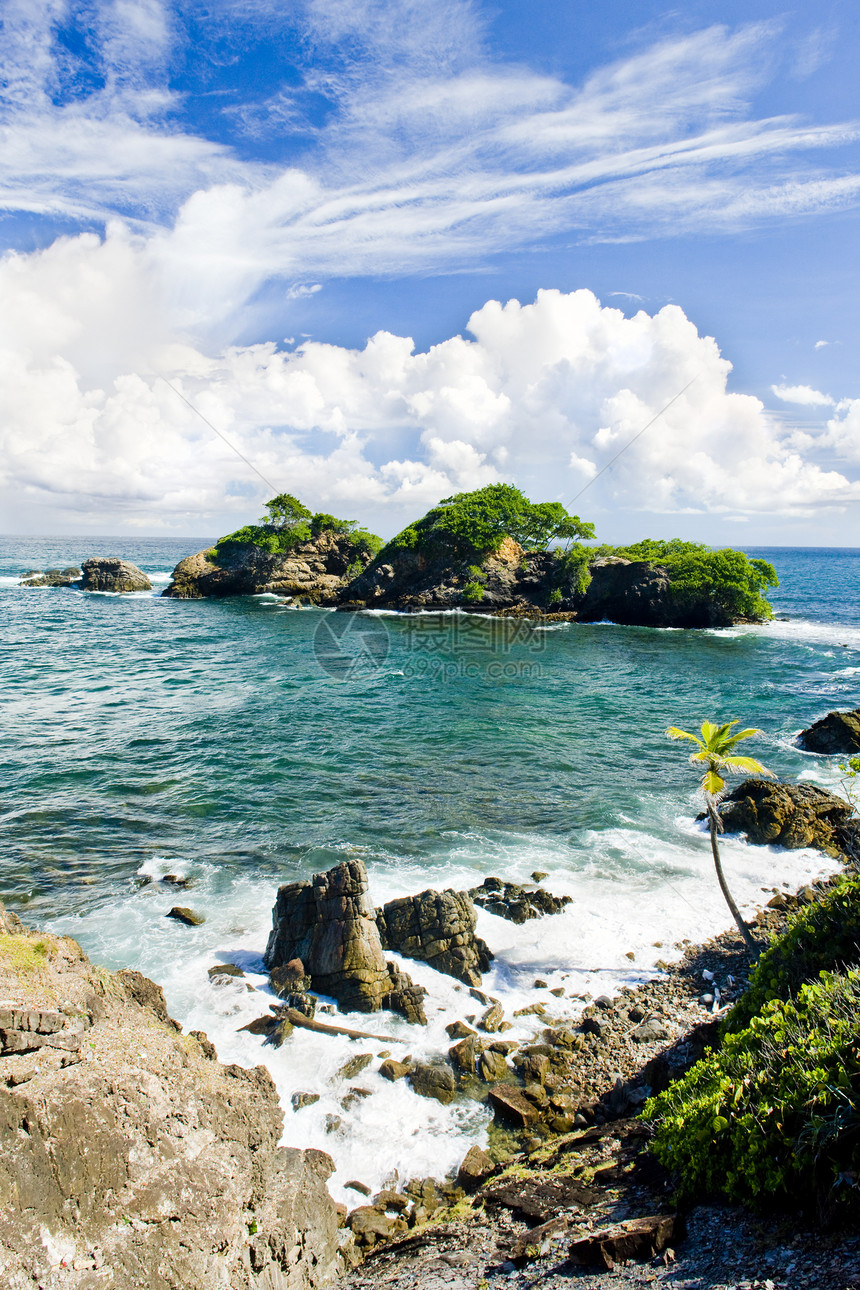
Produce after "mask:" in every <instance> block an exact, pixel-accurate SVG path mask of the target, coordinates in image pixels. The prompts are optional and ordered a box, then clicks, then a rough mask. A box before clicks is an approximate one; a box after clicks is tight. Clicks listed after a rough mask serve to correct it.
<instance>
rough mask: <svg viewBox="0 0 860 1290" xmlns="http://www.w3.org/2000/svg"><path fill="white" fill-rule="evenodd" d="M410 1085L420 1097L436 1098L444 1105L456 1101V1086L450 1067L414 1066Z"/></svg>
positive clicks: (410, 1074)
mask: <svg viewBox="0 0 860 1290" xmlns="http://www.w3.org/2000/svg"><path fill="white" fill-rule="evenodd" d="M409 1083H410V1084H411V1086H412V1089H413V1091H414V1092H415V1093H417V1094H418V1095H419V1097H434V1098H435V1099H436V1101H437V1102H442V1103H443V1105H447V1103H448V1102H453V1101H454V1094H455V1091H456V1086H455V1083H454V1072H453V1071H452V1070H451V1067H450V1066H431V1065H426V1064H421V1065H418V1066H414V1067H413V1069H412V1070H411V1071H410V1073H409Z"/></svg>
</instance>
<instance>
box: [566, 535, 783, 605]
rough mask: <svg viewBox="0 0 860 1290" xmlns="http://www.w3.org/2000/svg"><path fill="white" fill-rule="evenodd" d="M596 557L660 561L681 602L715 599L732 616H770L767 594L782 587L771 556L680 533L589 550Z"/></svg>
mask: <svg viewBox="0 0 860 1290" xmlns="http://www.w3.org/2000/svg"><path fill="white" fill-rule="evenodd" d="M588 554H589V558H590V559H591V560H594V559H596V558H597V557H598V556H620V557H621V558H622V559H624V560H647V561H648V562H649V563H650V564H658V565H662V566H663V568H664V569H666V571H667V572H668V574H669V577H670V579H671V584H672V597H673V599H674V600H675V602H676V603H677V604H678V605H679V606H683V605H685V604H689V605H694V604H696V603H697V602H699V601H701V600H711V601H713V603H714V604H716V605H719V606H721V607H722V608H723V609H724V610H725V611H726V613H727V615H729V617H731V618H732V619H739V618H741V619H754V620H760V619H764V618H771V617H772V616H773V610H772V609H771V606H770V605H769V604H768V602H767V600H765V598H764V594H763V593H764V592H765V591H766V589H767V588H768V587H778V586H779V579H778V577H777V576H776V570H775V569H774V567H773V565H772V564H769V563H768V562H767V560H750V559H749V557H748V556H746V555H744V553H743V552H742V551H733V550H731V549H730V548H729V547H722V548H720V549H719V550H716V551H715V550H714V549H713V548H712V547H709V546H705V545H704V543H701V542H682V541H681V539H680V538H671V539H670V540H669V541H660V540H657V539H655V538H643V539H642V541H641V542H634V543H632V544H631V545H630V546H599V547H592V548H590V549H589V551H588Z"/></svg>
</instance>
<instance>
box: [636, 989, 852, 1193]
mask: <svg viewBox="0 0 860 1290" xmlns="http://www.w3.org/2000/svg"><path fill="white" fill-rule="evenodd" d="M858 1010H860V973H858V972H857V971H856V970H854V969H852V970H851V971H849V972H848V973H846V974H844V975H837V974H829V973H823V974H822V976H821V979H820V980H819V981H817V982H811V983H809V984H807V985H804V986H802V987H801V988H800V991H799V993H798V995H797V998H796V999H794V1000H782V999H773V1000H771V1002H769V1003H767V1004H765V1006H764V1008H763V1010H762V1012H761V1014H760V1015H759V1016H755V1017H753V1018H752V1019H751V1021H750V1024H749V1026H748V1027H747V1028H746V1029H745V1030H742V1031H740V1032H739V1033H737V1034H730V1035H728V1036H727V1038H726V1040H725V1044H724V1046H723V1048H722V1049H721V1050H720V1051H719V1052H716V1053H710V1054H709V1055H708V1056H707V1057H705V1058H704V1059H703V1060H702V1061H700V1062H698V1063H697V1064H696V1065H695V1066H694V1067H693V1068H692V1069H691V1070H690V1071H689V1072H688V1073H687V1074H686V1075H685V1076H684V1077H683V1078H682V1079H680V1080H678V1081H677V1082H676V1083H674V1084H672V1085H670V1087H669V1088H668V1089H667V1090H666V1091H665V1092H664V1093H661V1094H660V1095H659V1096H658V1097H656V1098H652V1099H651V1101H650V1102H648V1103H647V1105H646V1107H645V1111H644V1113H643V1114H644V1118H645V1119H646V1120H650V1121H652V1122H654V1123H655V1125H656V1132H655V1136H654V1139H653V1142H652V1144H651V1150H652V1151H653V1153H654V1154H655V1155H656V1156H657V1158H658V1159H659V1160H660V1161H661V1162H662V1163H663V1164H664V1165H666V1166H667V1167H669V1168H671V1169H673V1170H674V1171H675V1173H676V1175H677V1178H678V1181H679V1186H680V1191H681V1193H682V1194H685V1195H687V1196H696V1195H712V1196H713V1195H722V1196H724V1197H726V1198H727V1199H729V1200H733V1201H746V1202H750V1203H752V1204H753V1205H755V1206H756V1207H757V1208H767V1207H771V1206H774V1205H776V1204H786V1203H788V1204H791V1205H796V1206H801V1207H803V1206H806V1205H808V1204H809V1202H810V1200H814V1202H815V1204H816V1205H817V1207H818V1210H819V1213H821V1214H822V1215H830V1214H832V1213H833V1211H835V1210H838V1209H845V1208H849V1207H852V1208H854V1209H855V1210H856V1208H857V1203H858V1189H857V1171H858V1167H860V1041H858V1035H857V1016H858Z"/></svg>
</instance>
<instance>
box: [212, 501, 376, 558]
mask: <svg viewBox="0 0 860 1290" xmlns="http://www.w3.org/2000/svg"><path fill="white" fill-rule="evenodd" d="M265 510H266V514H265V515H264V516H263V517H262V519H261V520H260V521H259V523H258V524H246V525H244V527H243V528H240V529H236V531H235V532H234V533H228V534H227V536H226V537H222V538H219V540H218V544H217V546H215V547H213V548H212V551H211V552H209V553H207V554H208V555H209V558H210V559H211V560H212V562H213V563H214V564H217V563H218V559H219V556H220V555H222V554H224V553H225V549H226V548H228V547H229V546H238V545H240V544H249V543H250V544H251V545H252V546H255V547H258V548H259V550H261V551H267V552H268V553H269V554H270V555H286V554H288V553H289V552H290V551H294V550H295V549H296V548H297V547H299V546H302V545H303V544H304V543H305V542H312V541H315V540H316V539H317V538H318V537H320V536H321V535H322V534H323V533H326V532H329V533H334V534H336V535H338V536H339V537H344V538H346V539H347V542H348V545H349V549H350V556H351V559H352V560H353V561H355V563H356V570H355V571H356V572H358V570H359V569H360V568H362V567H363V565H364V564H365V563H367V561H368V560H372V559H373V557H374V556H375V555H376V554H377V552H378V551H379V550H380V549H381V548H382V539H381V538H378V537H377V536H376V534H375V533H369V532H368V531H367V529H363V528H359V526H358V524H357V523H356V521H355V520H339V519H338V518H337V517H336V516H334V515H329V514H327V513H326V512H324V511H318V512H317V513H316V514H313V513H312V512H311V511H309V510H308V508H307V507H306V506H305V505H304V504H303V503H302V502H300V501H299V499H298V498H297V497H293V495H292V494H291V493H279V494H278V496H277V497H273V498H272V499H271V501H268V502H267V503H266V507H265Z"/></svg>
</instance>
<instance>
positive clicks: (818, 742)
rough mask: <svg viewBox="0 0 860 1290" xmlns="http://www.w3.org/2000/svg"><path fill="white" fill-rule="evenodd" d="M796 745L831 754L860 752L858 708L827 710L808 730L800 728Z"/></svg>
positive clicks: (859, 713) (859, 709)
mask: <svg viewBox="0 0 860 1290" xmlns="http://www.w3.org/2000/svg"><path fill="white" fill-rule="evenodd" d="M797 745H798V747H799V748H804V749H805V750H806V752H814V753H828V754H830V755H831V756H837V755H838V754H847V755H848V756H850V755H852V754H853V753H857V752H860V708H854V710H853V711H851V712H828V714H827V716H826V717H822V718H821V720H820V721H814V722H813V723H812V725H811V726H810V727H809V729H808V730H801V732H800V734H799V735H798V736H797Z"/></svg>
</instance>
